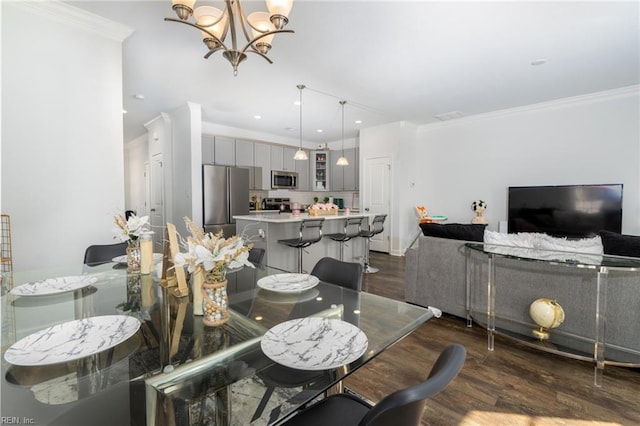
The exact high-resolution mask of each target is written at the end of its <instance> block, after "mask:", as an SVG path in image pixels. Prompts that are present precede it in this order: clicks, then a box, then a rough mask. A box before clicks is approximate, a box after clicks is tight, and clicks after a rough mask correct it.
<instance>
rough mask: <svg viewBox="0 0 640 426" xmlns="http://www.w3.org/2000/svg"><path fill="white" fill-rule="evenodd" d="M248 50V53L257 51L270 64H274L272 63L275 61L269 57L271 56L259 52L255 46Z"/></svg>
mask: <svg viewBox="0 0 640 426" xmlns="http://www.w3.org/2000/svg"><path fill="white" fill-rule="evenodd" d="M243 52H244V50H243ZM246 52H247V53H255V54H256V55H260V56H262V57H263V58H264V59H265V61H267V62H269V63H270V64H272V63H273V61H272V60H271V59H269V57H268V56H267V55H265V54H264V53H261V52H258V51H257V50H256V49H254V48H251V49H249V50H247V51H246Z"/></svg>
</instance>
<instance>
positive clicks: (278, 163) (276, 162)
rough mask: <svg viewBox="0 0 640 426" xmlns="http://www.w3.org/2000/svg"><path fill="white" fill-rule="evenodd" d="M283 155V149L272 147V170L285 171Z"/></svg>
mask: <svg viewBox="0 0 640 426" xmlns="http://www.w3.org/2000/svg"><path fill="white" fill-rule="evenodd" d="M283 153H284V148H283V147H281V146H277V145H273V146H272V147H271V170H278V171H281V170H284V162H283V160H282V155H283Z"/></svg>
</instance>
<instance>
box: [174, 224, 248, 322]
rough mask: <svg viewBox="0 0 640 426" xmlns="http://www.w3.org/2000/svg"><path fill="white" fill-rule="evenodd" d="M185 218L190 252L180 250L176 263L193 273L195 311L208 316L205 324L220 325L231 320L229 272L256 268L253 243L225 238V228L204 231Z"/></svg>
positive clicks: (187, 243) (175, 259)
mask: <svg viewBox="0 0 640 426" xmlns="http://www.w3.org/2000/svg"><path fill="white" fill-rule="evenodd" d="M184 221H185V224H186V225H187V229H188V230H189V232H190V233H191V236H189V237H188V238H187V241H186V248H187V252H186V253H182V252H181V253H177V254H176V256H175V258H174V264H175V265H176V266H183V267H184V266H186V267H187V270H188V271H189V272H190V273H191V274H192V286H193V289H192V291H193V307H194V314H196V315H198V314H202V315H204V318H203V321H204V323H205V325H220V324H222V323H225V322H227V321H228V320H229V314H228V311H227V288H226V286H227V280H226V278H225V277H226V273H227V271H228V270H230V269H237V268H241V267H243V266H248V267H251V268H253V267H254V266H253V263H251V262H250V261H249V250H250V249H251V248H252V247H253V245H252V244H245V241H244V240H243V239H242V237H240V236H238V235H234V236H232V237H229V238H224V236H223V233H222V231H220V232H218V233H216V234H213V233H211V232H208V233H204V232H202V230H201V229H200V228H199V227H198V226H196V225H195V224H194V223H193V222H192V221H191V219H189V218H188V217H185V218H184ZM183 245H185V244H183ZM200 287H201V288H200ZM200 300H202V303H200ZM200 306H201V309H202V311H200Z"/></svg>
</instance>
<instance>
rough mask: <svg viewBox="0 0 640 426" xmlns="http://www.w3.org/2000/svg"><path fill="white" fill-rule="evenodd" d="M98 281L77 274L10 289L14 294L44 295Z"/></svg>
mask: <svg viewBox="0 0 640 426" xmlns="http://www.w3.org/2000/svg"><path fill="white" fill-rule="evenodd" d="M96 281H98V279H97V278H96V277H91V276H88V275H77V276H70V277H58V278H48V279H46V280H43V281H33V282H30V283H26V284H22V285H19V286H18V287H15V288H14V289H13V290H11V294H13V295H14V296H46V295H50V294H58V293H66V292H69V291H75V290H78V289H81V288H84V287H87V286H89V285H91V284H93V283H95V282H96Z"/></svg>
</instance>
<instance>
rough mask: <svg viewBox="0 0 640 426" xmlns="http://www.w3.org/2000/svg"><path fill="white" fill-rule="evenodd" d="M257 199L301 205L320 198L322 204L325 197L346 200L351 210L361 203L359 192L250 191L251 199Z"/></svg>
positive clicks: (345, 203)
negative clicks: (278, 199)
mask: <svg viewBox="0 0 640 426" xmlns="http://www.w3.org/2000/svg"><path fill="white" fill-rule="evenodd" d="M254 196H255V197H256V199H262V198H266V197H270V198H289V199H290V200H291V202H292V203H298V204H301V205H307V204H313V197H318V200H319V202H322V200H323V199H324V197H334V198H335V197H338V198H342V199H343V200H344V207H349V208H351V209H354V208H355V209H357V208H358V203H359V193H358V191H335V192H332V191H318V192H313V191H309V192H307V191H289V190H287V189H273V190H270V191H250V192H249V198H251V197H254Z"/></svg>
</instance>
